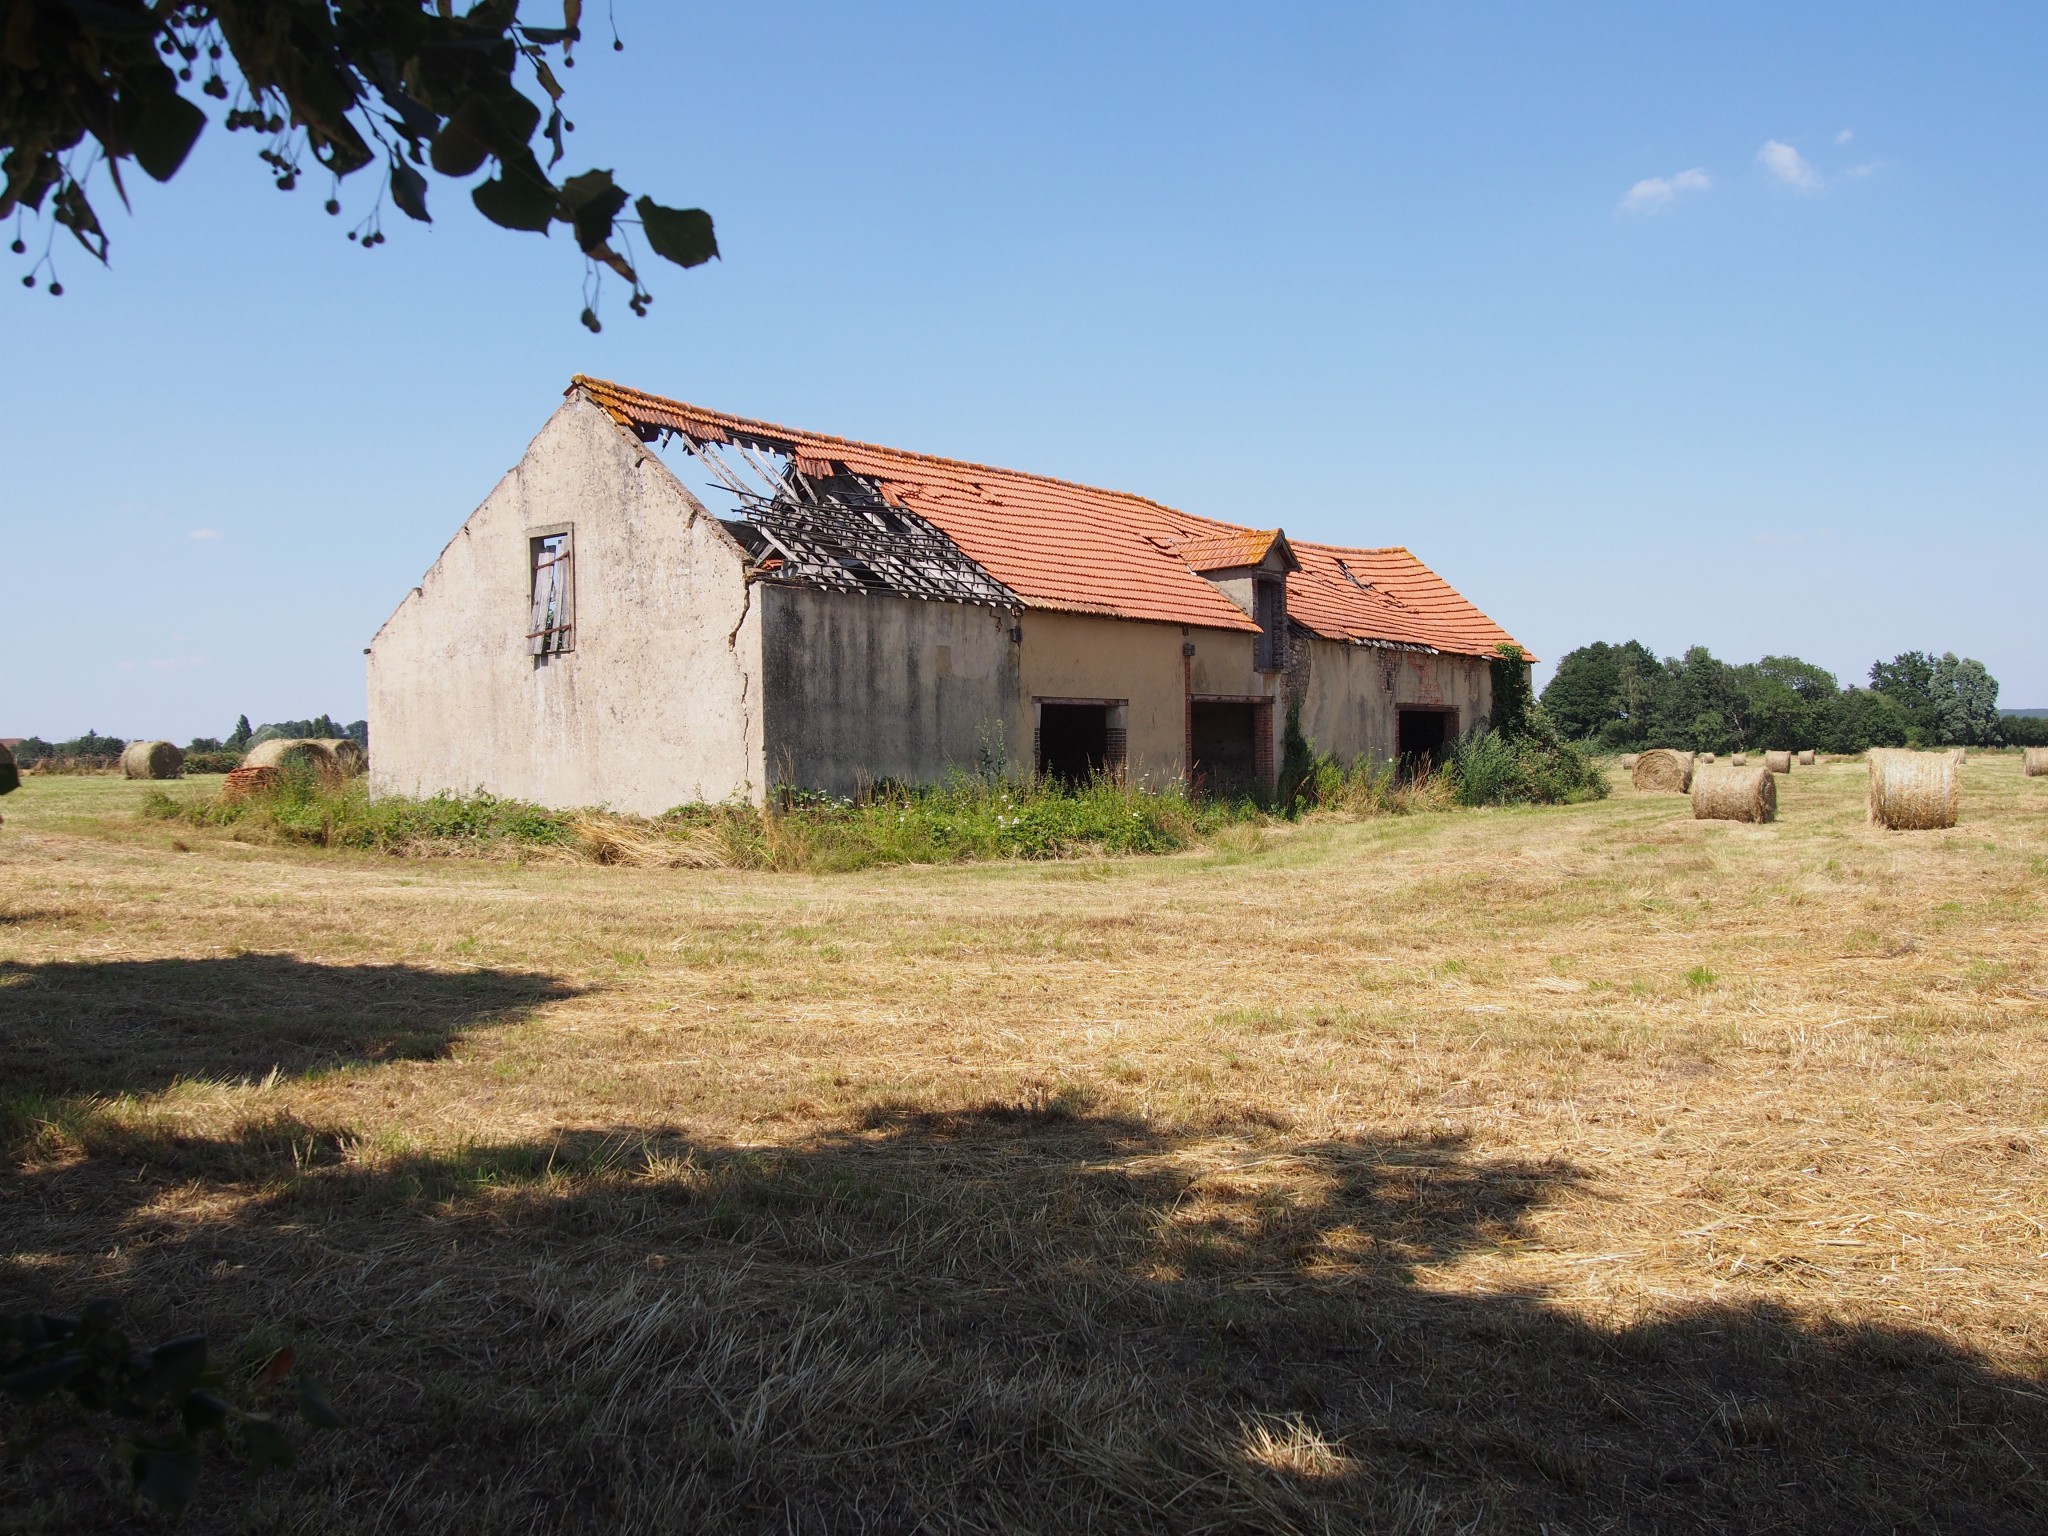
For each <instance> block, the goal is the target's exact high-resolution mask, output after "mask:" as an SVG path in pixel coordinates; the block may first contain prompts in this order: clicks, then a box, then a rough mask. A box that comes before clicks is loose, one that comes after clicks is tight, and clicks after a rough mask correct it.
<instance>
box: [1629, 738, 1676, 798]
mask: <svg viewBox="0 0 2048 1536" xmlns="http://www.w3.org/2000/svg"><path fill="white" fill-rule="evenodd" d="M1629 782H1631V783H1632V784H1634V785H1635V787H1636V788H1637V789H1650V790H1657V791H1660V792H1662V793H1665V794H1671V795H1682V794H1684V793H1685V792H1686V791H1687V790H1688V789H1690V788H1691V787H1692V754H1691V753H1690V752H1673V751H1672V750H1671V749H1670V748H1669V747H1658V748H1657V749H1656V750H1655V751H1652V752H1644V753H1641V754H1639V755H1638V756H1637V758H1636V765H1635V767H1634V769H1633V770H1631V778H1630V781H1629Z"/></svg>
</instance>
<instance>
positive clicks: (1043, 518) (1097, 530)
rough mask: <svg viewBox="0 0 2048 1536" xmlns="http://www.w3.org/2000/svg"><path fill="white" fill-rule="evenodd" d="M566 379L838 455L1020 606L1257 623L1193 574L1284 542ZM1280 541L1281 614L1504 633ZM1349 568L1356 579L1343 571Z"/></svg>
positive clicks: (795, 450) (707, 434)
mask: <svg viewBox="0 0 2048 1536" xmlns="http://www.w3.org/2000/svg"><path fill="white" fill-rule="evenodd" d="M578 389H580V390H582V391H583V392H584V393H585V394H587V395H588V396H589V397H590V398H591V399H592V400H593V401H595V402H596V403H597V404H598V405H600V406H602V407H603V408H604V409H605V410H606V411H607V412H609V413H610V414H611V416H612V417H613V418H614V419H615V420H617V421H620V422H622V423H624V424H626V425H629V426H650V427H667V428H670V429H672V430H674V431H678V432H685V433H688V434H689V435H690V436H692V437H694V438H697V439H699V440H700V441H703V442H711V443H725V442H731V441H732V440H733V439H735V438H743V439H745V440H747V441H749V442H759V443H765V444H770V445H773V446H775V447H776V448H778V449H779V450H780V451H783V452H786V453H790V454H793V455H795V456H796V457H797V458H798V460H799V462H800V464H802V465H805V466H807V472H822V471H823V470H824V469H825V468H826V467H827V466H829V465H831V464H843V465H844V466H845V467H846V469H847V470H848V471H849V472H850V473H852V474H856V475H861V476H864V477H866V478H869V479H872V480H874V481H876V482H878V483H879V484H880V487H881V490H882V493H883V495H885V496H886V497H888V498H889V500H890V501H892V502H895V503H897V504H899V505H902V506H906V507H908V508H910V509H911V510H912V511H913V512H916V513H917V514H919V515H920V516H921V517H923V518H925V519H926V520H927V521H929V522H931V523H933V524H936V525H937V526H938V527H939V528H940V529H941V530H942V531H943V532H944V533H945V534H946V536H947V537H948V538H950V539H952V541H953V542H954V543H955V544H957V545H959V546H960V548H961V549H962V550H963V551H965V552H966V554H967V556H968V557H969V558H970V559H972V560H973V561H974V562H975V563H976V564H978V565H980V566H981V567H982V568H983V569H984V570H986V571H987V572H988V573H989V574H990V575H991V576H993V577H995V578H996V580H998V581H1000V582H1002V583H1003V584H1004V585H1005V586H1007V587H1008V588H1010V590H1011V591H1013V592H1015V593H1016V594H1017V595H1018V596H1019V597H1021V598H1023V599H1024V601H1025V603H1026V604H1027V605H1028V606H1030V607H1033V608H1047V609H1054V610H1060V611H1065V612H1069V613H1101V614H1109V615H1113V616H1115V617H1118V618H1126V619H1146V620H1151V621H1154V622H1157V623H1165V624H1189V625H1195V626H1199V627H1201V628H1205V629H1230V630H1241V631H1248V632H1253V633H1256V632H1257V629H1258V625H1257V624H1255V623H1254V622H1253V621H1252V620H1251V619H1250V618H1249V617H1248V616H1247V615H1246V614H1245V612H1244V610H1243V609H1241V608H1239V607H1238V606H1237V604H1235V603H1233V602H1232V601H1231V600H1230V599H1229V598H1227V597H1225V596H1224V595H1223V594H1222V593H1221V592H1220V591H1218V590H1217V588H1216V587H1215V586H1213V585H1212V584H1211V583H1210V582H1208V581H1206V580H1204V579H1203V578H1202V577H1201V576H1200V575H1198V574H1197V569H1198V568H1199V569H1207V570H1218V569H1223V568H1225V567H1226V566H1228V565H1231V564H1243V565H1256V564H1258V563H1259V561H1261V560H1263V559H1264V558H1265V555H1266V552H1267V550H1269V549H1270V548H1271V547H1272V544H1273V541H1274V540H1275V539H1276V538H1279V537H1280V536H1281V535H1280V534H1279V531H1278V530H1277V529H1274V530H1259V529H1252V528H1241V527H1238V526H1237V525H1236V524H1234V523H1223V522H1217V521H1215V520H1214V519H1211V518H1205V517H1195V516H1192V515H1190V514H1189V513H1186V512H1181V511H1177V510H1176V509H1174V508H1172V507H1168V506H1162V505H1161V504H1160V503H1158V502H1156V501H1147V500H1146V499H1145V498H1144V497H1142V496H1133V495H1131V494H1129V493H1128V492H1125V491H1105V490H1098V489H1096V488H1095V487H1093V486H1087V485H1076V484H1074V483H1072V482H1071V481H1066V480H1054V479H1052V478H1050V477H1049V476H1045V475H1032V474H1025V473H1022V472H1021V471H1018V470H1013V469H996V468H994V467H992V466H990V465H986V464H970V463H966V462H963V461H961V460H958V459H942V458H937V457H934V456H933V455H930V454H923V453H909V452H905V451H903V450H901V449H896V448H882V447H877V446H876V445H875V444H873V443H863V442H856V441H854V440H853V439H851V438H843V437H830V436H827V435H825V434H823V433H817V432H800V431H797V430H795V429H793V428H790V427H779V426H776V425H775V424H773V423H772V422H765V421H756V420H752V419H750V418H748V417H744V416H732V415H728V414H726V413H725V412H723V411H711V410H705V409H703V408H702V407H700V406H694V405H686V404H684V403H683V402H682V401H680V400H667V399H663V398H662V397H661V396H659V395H650V394H647V393H645V392H644V391H641V390H637V389H628V388H626V387H625V386H624V385H620V384H611V383H607V382H606V381H604V380H602V379H592V378H586V377H585V376H583V375H582V374H578V375H576V377H575V379H574V380H573V381H572V382H571V384H570V390H571V391H574V390H578ZM1288 542H1289V544H1290V545H1291V547H1292V549H1293V551H1294V554H1295V557H1296V559H1297V560H1298V561H1299V562H1300V567H1301V568H1300V569H1299V570H1298V571H1296V572H1294V573H1293V574H1291V575H1290V576H1289V577H1288V578H1287V608H1288V612H1289V614H1290V615H1291V616H1292V617H1293V618H1295V619H1296V620H1298V621H1299V622H1301V623H1302V624H1305V625H1307V626H1308V627H1309V628H1310V629H1311V630H1313V631H1315V632H1316V633H1317V634H1319V635H1322V636H1323V637H1325V638H1326V639H1331V640H1382V641H1393V642H1396V643H1399V644H1406V645H1421V646H1428V647H1431V648H1433V649H1435V650H1440V651H1449V652H1452V653H1454V654H1459V655H1466V656H1484V655H1487V654H1489V653H1490V652H1491V651H1492V650H1493V648H1494V647H1495V646H1496V645H1498V644H1499V643H1501V642H1502V641H1505V640H1508V639H1509V636H1508V633H1507V631H1506V630H1504V629H1502V628H1501V627H1500V626H1499V625H1497V624H1495V623H1494V622H1493V621H1492V620H1491V619H1489V618H1487V616H1486V615H1485V614H1483V613H1481V612H1480V611H1479V610H1478V609H1477V608H1475V607H1473V606H1472V605H1471V604H1470V603H1469V602H1467V601H1466V600H1465V599H1464V598H1462V597H1460V596H1459V595H1458V594H1457V592H1456V591H1454V590H1453V589H1452V588H1451V586H1450V584H1449V583H1447V582H1445V581H1444V580H1443V578H1442V577H1440V576H1438V575H1437V574H1436V573H1435V572H1434V571H1432V570H1430V569H1429V567H1427V566H1426V565H1424V564H1423V563H1422V562H1421V561H1420V560H1417V559H1416V558H1415V557H1414V556H1413V555H1411V554H1409V553H1408V551H1407V550H1405V549H1345V548H1342V547H1339V546H1336V545H1326V544H1303V543H1299V542H1295V541H1292V540H1290V541H1288ZM1246 555H1248V556H1249V558H1244V559H1239V558H1236V557H1239V556H1246ZM1218 556H1224V557H1229V558H1223V559H1218V558H1217V557H1218ZM1197 562H1199V565H1198V564H1197ZM1347 567H1348V569H1349V570H1350V571H1351V573H1352V576H1355V577H1356V578H1357V579H1356V580H1355V581H1354V580H1353V579H1351V577H1347V576H1346V575H1345V574H1344V573H1345V569H1346V568H1347Z"/></svg>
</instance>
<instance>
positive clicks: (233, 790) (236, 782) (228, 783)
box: [220, 763, 284, 805]
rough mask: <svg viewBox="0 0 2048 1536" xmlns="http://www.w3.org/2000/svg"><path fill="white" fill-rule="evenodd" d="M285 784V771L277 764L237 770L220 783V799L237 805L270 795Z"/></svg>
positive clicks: (262, 764)
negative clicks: (260, 796) (259, 796)
mask: <svg viewBox="0 0 2048 1536" xmlns="http://www.w3.org/2000/svg"><path fill="white" fill-rule="evenodd" d="M282 783H284V770H283V769H282V768H280V767H278V766H277V765H276V764H275V763H259V764H258V765H257V766H256V767H254V768H246V767H245V768H237V769H235V770H234V772H232V773H230V774H229V775H228V776H227V777H226V778H224V779H222V780H221V781H220V797H221V799H222V800H223V801H224V802H225V803H227V804H229V805H235V804H238V803H240V802H241V801H243V800H253V799H255V798H256V797H257V796H258V795H263V794H268V793H269V792H270V791H271V790H273V789H276V788H277V787H278V786H279V785H281V784H282Z"/></svg>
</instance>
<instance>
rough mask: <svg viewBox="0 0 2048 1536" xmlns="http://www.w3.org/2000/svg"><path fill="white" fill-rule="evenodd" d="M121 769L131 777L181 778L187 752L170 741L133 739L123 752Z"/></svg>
mask: <svg viewBox="0 0 2048 1536" xmlns="http://www.w3.org/2000/svg"><path fill="white" fill-rule="evenodd" d="M121 771H122V772H123V773H125V774H126V775H127V776H128V777H129V778H131V779H175V778H180V777H182V776H183V774H184V772H185V754H184V753H183V752H182V751H180V750H179V749H178V748H176V747H174V746H172V745H171V744H170V743H169V742H168V741H131V742H129V743H128V745H127V746H126V747H125V748H124V749H123V750H122V752H121Z"/></svg>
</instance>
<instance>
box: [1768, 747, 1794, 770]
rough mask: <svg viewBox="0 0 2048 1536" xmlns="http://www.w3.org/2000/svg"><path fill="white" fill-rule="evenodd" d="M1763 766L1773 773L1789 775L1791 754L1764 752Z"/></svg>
mask: <svg viewBox="0 0 2048 1536" xmlns="http://www.w3.org/2000/svg"><path fill="white" fill-rule="evenodd" d="M1764 766H1765V767H1766V768H1768V769H1770V770H1771V772H1773V773H1790V772H1791V771H1792V754H1791V753H1790V752H1766V753H1765V754H1764Z"/></svg>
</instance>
